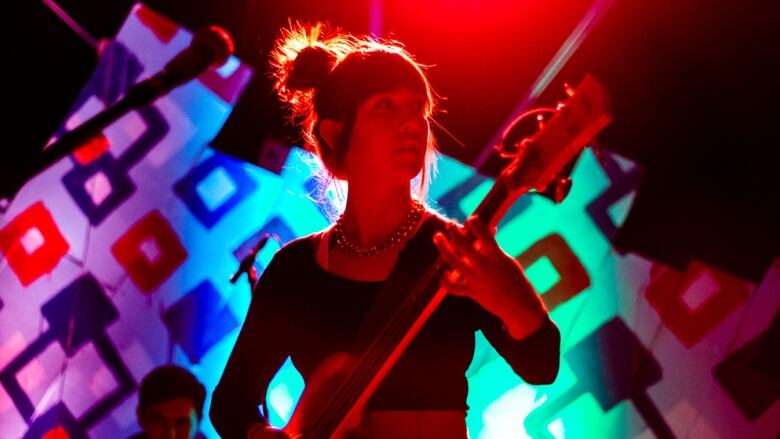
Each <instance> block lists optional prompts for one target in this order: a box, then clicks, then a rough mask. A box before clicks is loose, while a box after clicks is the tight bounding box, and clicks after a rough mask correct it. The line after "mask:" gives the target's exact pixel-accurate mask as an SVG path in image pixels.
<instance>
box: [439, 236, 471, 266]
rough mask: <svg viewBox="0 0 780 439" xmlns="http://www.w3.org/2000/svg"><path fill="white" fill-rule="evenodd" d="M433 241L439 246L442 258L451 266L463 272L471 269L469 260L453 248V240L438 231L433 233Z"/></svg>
mask: <svg viewBox="0 0 780 439" xmlns="http://www.w3.org/2000/svg"><path fill="white" fill-rule="evenodd" d="M433 243H434V244H436V247H438V248H439V253H440V254H441V257H442V259H444V262H446V263H447V264H448V265H449V266H450V267H452V268H454V269H456V270H458V271H459V272H461V273H464V272H466V271H468V270H469V269H470V267H469V265H468V260H467V259H466V258H464V257H463V256H461V255H459V254H458V252H457V251H456V250H455V249H454V248H453V246H452V243H451V241H450V240H448V239H447V237H446V236H444V234H443V233H441V232H436V233H435V234H434V235H433Z"/></svg>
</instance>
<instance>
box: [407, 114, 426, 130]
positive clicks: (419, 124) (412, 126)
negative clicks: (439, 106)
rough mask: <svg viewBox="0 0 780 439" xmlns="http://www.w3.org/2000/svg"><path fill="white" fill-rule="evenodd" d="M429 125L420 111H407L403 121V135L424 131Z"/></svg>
mask: <svg viewBox="0 0 780 439" xmlns="http://www.w3.org/2000/svg"><path fill="white" fill-rule="evenodd" d="M427 124H428V121H427V119H426V118H425V116H424V115H422V114H420V112H419V111H406V112H405V114H404V117H403V119H402V121H401V132H402V133H415V132H420V131H422V130H423V129H424V128H425V127H426V126H427Z"/></svg>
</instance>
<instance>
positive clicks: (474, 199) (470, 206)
mask: <svg viewBox="0 0 780 439" xmlns="http://www.w3.org/2000/svg"><path fill="white" fill-rule="evenodd" d="M492 187H493V181H492V180H485V181H483V182H482V183H481V184H480V185H479V186H477V187H475V188H474V190H473V191H471V192H469V194H468V195H466V196H465V197H463V198H462V199H461V200H460V208H461V209H462V210H463V211H464V212H466V213H467V214H469V215H470V214H471V212H474V210H475V209H476V208H477V206H479V203H481V202H482V200H483V199H484V198H485V195H487V194H488V192H490V188H492Z"/></svg>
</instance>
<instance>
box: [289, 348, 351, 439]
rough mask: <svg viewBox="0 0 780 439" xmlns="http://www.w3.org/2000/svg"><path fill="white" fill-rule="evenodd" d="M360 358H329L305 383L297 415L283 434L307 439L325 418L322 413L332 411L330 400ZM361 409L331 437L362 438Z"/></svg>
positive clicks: (338, 356)
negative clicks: (317, 421) (360, 428)
mask: <svg viewBox="0 0 780 439" xmlns="http://www.w3.org/2000/svg"><path fill="white" fill-rule="evenodd" d="M357 361H358V357H356V356H355V355H352V354H348V353H345V352H337V353H335V354H333V355H331V356H330V357H328V358H326V359H325V361H323V362H322V363H321V364H320V365H319V366H318V367H317V369H316V370H315V371H314V373H313V374H312V376H311V378H310V379H309V381H308V382H307V383H306V388H305V389H304V391H303V394H302V395H301V398H300V399H299V400H298V405H297V406H296V407H295V412H293V416H292V417H291V418H290V422H288V423H287V426H286V427H285V428H284V432H285V433H286V434H287V435H288V436H290V437H291V438H295V437H297V436H301V435H302V436H303V437H308V436H310V435H309V433H310V432H311V430H312V428H313V424H314V422H315V420H317V419H322V418H321V417H322V416H326V414H325V413H323V412H324V411H325V410H327V409H328V408H329V407H330V403H331V398H332V396H333V395H334V394H336V392H337V391H338V389H339V387H340V386H341V385H342V384H344V382H345V381H346V380H347V379H349V377H350V375H351V374H352V372H353V370H354V368H355V365H356V364H357ZM362 412H363V408H362V407H357V406H356V407H355V410H353V411H352V412H351V414H350V416H349V417H347V418H346V419H345V420H344V422H343V423H342V427H341V428H340V429H339V430H337V431H335V432H334V433H332V434H331V436H330V437H331V438H333V439H357V438H359V437H361V434H360V432H359V425H360V422H361V420H362Z"/></svg>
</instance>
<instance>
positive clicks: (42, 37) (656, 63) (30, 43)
mask: <svg viewBox="0 0 780 439" xmlns="http://www.w3.org/2000/svg"><path fill="white" fill-rule="evenodd" d="M58 4H59V5H60V6H61V7H62V8H63V9H64V10H65V11H66V12H67V13H68V14H70V15H71V16H72V18H73V19H74V20H75V21H76V22H77V23H79V24H80V25H81V26H82V27H84V28H85V30H86V31H87V32H88V33H90V34H91V35H92V36H94V37H95V38H96V39H97V38H110V37H111V36H113V35H114V34H115V33H116V32H117V31H118V29H119V27H120V25H121V23H122V21H123V20H124V18H125V16H126V15H127V13H128V12H129V10H130V8H131V6H132V4H133V3H132V2H131V1H128V0H116V1H110V2H103V1H96V0H89V1H85V0H80V1H75V0H60V1H59V2H58ZM590 4H591V2H590V1H582V0H571V1H566V2H548V1H543V0H494V1H479V2H478V1H471V0H469V1H452V0H450V1H445V0H434V1H428V2H415V1H407V0H385V1H380V0H370V1H368V0H367V1H364V2H348V1H345V0H336V1H330V2H323V1H302V0H289V1H286V2H260V1H251V0H243V1H237V0H230V1H222V2H215V1H212V2H207V1H201V0H198V1H182V0H168V1H162V0H150V1H148V2H147V5H149V6H150V7H152V8H153V9H155V10H157V11H158V12H160V13H162V14H163V15H166V16H168V17H169V18H171V19H173V20H174V21H176V22H179V23H181V24H183V25H185V26H186V27H188V28H190V29H199V28H201V27H203V26H205V25H208V24H217V25H220V26H223V27H225V28H226V29H228V30H229V31H230V33H231V34H232V35H233V38H234V40H235V43H236V54H237V55H238V56H239V57H240V58H241V59H242V60H243V61H245V62H247V63H249V64H251V65H253V66H254V67H255V69H256V70H257V73H256V76H255V78H254V79H253V81H252V83H251V84H250V86H249V87H248V89H247V90H246V92H245V93H244V95H243V96H242V98H241V100H240V102H239V103H238V106H237V107H236V109H235V111H234V112H233V114H232V115H231V117H230V119H229V120H228V122H227V124H226V126H225V127H224V129H223V130H222V132H221V133H220V134H219V135H218V137H217V138H216V139H215V140H214V143H213V146H215V147H216V148H218V149H220V150H222V151H224V152H227V153H229V154H232V155H234V156H237V157H240V158H242V159H245V160H248V161H252V162H255V163H257V162H258V161H259V160H261V159H260V158H261V157H263V153H264V151H263V148H264V145H269V144H272V143H282V144H285V145H291V144H295V143H297V141H298V138H297V133H296V131H295V130H294V129H293V128H292V127H290V126H289V125H288V124H286V123H285V119H284V115H283V113H282V111H281V109H280V108H279V105H278V104H277V102H276V100H275V98H274V97H273V95H272V93H271V88H270V82H269V80H268V77H267V73H266V72H267V70H266V65H267V55H268V51H269V50H270V48H271V43H272V41H273V39H274V37H275V35H276V33H277V32H278V29H279V28H280V27H281V26H284V25H285V24H286V23H287V21H288V18H292V19H293V20H296V19H299V20H303V21H315V20H327V21H330V22H331V23H333V24H335V25H338V26H341V27H343V28H344V29H346V30H348V31H351V32H354V33H366V32H369V31H370V30H371V27H370V24H369V23H370V22H371V17H372V16H373V17H374V20H375V22H380V23H381V26H382V33H383V34H384V35H387V34H389V33H392V35H394V36H395V37H397V38H398V39H399V40H401V41H403V42H404V43H405V44H406V45H407V46H408V48H409V49H410V51H411V52H412V53H414V54H415V55H416V56H417V58H418V60H420V61H422V62H423V63H426V64H430V65H432V67H431V68H430V70H429V72H430V76H431V80H432V82H433V84H434V87H435V88H436V90H437V91H438V92H439V94H441V95H442V96H444V97H445V98H446V99H445V100H444V101H443V110H444V112H442V114H440V115H438V117H437V120H438V122H439V123H440V124H441V125H442V126H443V127H444V128H446V130H447V131H448V132H449V134H448V133H445V132H443V131H441V130H438V131H439V132H438V133H437V136H438V139H439V144H440V147H441V150H442V151H443V152H444V153H445V154H448V155H451V156H453V157H455V158H458V159H459V160H461V161H463V162H465V163H471V162H472V161H473V160H474V159H475V158H476V157H477V156H478V155H479V153H480V151H481V150H482V149H483V148H485V147H486V146H487V145H488V143H489V141H490V139H492V138H493V137H494V135H495V134H496V132H497V131H498V130H499V129H500V127H501V126H502V125H503V124H504V123H505V122H506V119H507V117H508V115H509V113H510V112H511V111H512V110H513V109H514V107H515V106H516V105H517V103H518V101H519V100H520V99H521V98H522V97H523V95H524V94H525V93H526V91H527V90H528V89H529V87H530V86H531V84H532V83H533V82H534V80H535V79H536V77H537V76H538V75H539V74H540V72H541V71H542V70H543V69H544V67H545V65H546V64H547V63H548V62H549V60H550V59H551V58H552V57H553V55H554V54H555V52H556V51H557V50H558V48H559V47H560V46H561V44H562V43H563V42H564V40H565V39H566V38H567V36H568V35H569V34H570V32H571V31H572V29H573V28H574V27H575V25H576V24H577V22H578V21H579V20H580V19H581V17H582V16H583V14H585V13H586V12H587V11H588V9H589V7H590ZM377 12H379V14H377ZM10 18H11V19H10V20H8V22H7V26H6V27H5V29H6V32H7V34H6V35H5V36H4V38H3V41H4V45H5V46H6V47H5V50H4V52H5V53H10V57H8V58H6V61H5V62H4V69H3V70H4V71H5V73H6V75H9V76H8V78H9V79H7V82H6V90H8V92H9V93H8V94H7V95H6V96H8V97H7V98H6V100H5V106H6V111H5V114H6V116H4V117H3V118H2V120H3V121H4V123H5V124H7V125H6V126H5V127H4V130H3V131H4V134H5V136H4V141H3V148H2V153H1V154H2V156H0V166H1V168H0V186H1V187H2V188H3V190H7V188H8V187H10V186H11V185H12V184H13V180H14V179H15V178H18V169H20V167H21V166H20V165H21V164H23V163H25V162H29V161H30V160H31V159H32V157H34V156H35V154H37V152H38V151H39V150H40V149H41V147H42V145H43V144H44V143H45V142H46V140H47V139H48V138H49V136H50V135H51V133H52V132H54V130H55V129H56V128H57V126H58V125H59V124H60V123H61V121H62V120H63V118H64V117H65V115H66V113H67V112H68V110H69V109H70V105H71V104H72V103H73V102H74V100H75V98H76V96H77V94H78V92H79V90H80V89H81V87H82V86H83V85H84V83H85V82H86V81H87V79H88V78H89V76H90V75H91V73H92V70H93V68H94V66H95V64H96V61H97V54H96V51H95V50H94V49H93V48H92V47H90V45H88V44H87V43H86V42H85V41H84V40H83V39H81V38H80V37H78V36H77V35H76V34H75V33H74V32H73V31H72V30H71V29H70V28H68V27H67V26H66V25H65V24H64V23H63V22H62V21H61V20H60V19H59V18H58V17H57V16H56V15H55V14H54V13H53V12H52V11H51V10H50V9H49V8H48V7H47V6H46V5H44V4H43V3H42V2H38V1H33V2H14V3H13V6H11V17H10ZM377 20H378V21H377ZM778 24H780V2H774V1H771V2H770V1H758V0H754V1H746V2H734V1H730V2H725V1H712V0H688V1H685V2H679V1H672V0H655V1H629V0H616V1H615V2H614V4H613V5H612V7H611V8H610V10H609V11H608V13H607V14H606V15H605V16H604V18H603V19H602V20H601V22H600V23H599V24H598V26H596V28H595V30H594V31H593V32H592V33H591V34H590V35H589V36H588V37H587V38H586V40H585V42H584V43H583V45H582V46H581V47H580V48H579V50H578V51H577V52H576V53H575V55H574V56H573V57H572V58H571V59H570V61H569V62H568V64H567V65H566V67H565V68H564V69H563V70H562V71H561V73H560V74H559V75H558V76H557V77H556V78H555V80H554V81H553V83H552V84H551V86H550V87H549V88H548V90H547V91H546V92H545V93H544V94H543V95H542V97H541V98H540V100H539V101H538V102H536V104H537V105H540V104H547V105H549V104H554V103H555V101H556V100H558V99H561V98H562V97H563V95H562V93H561V84H562V83H563V82H564V81H570V82H572V83H576V82H578V81H579V79H580V78H581V77H582V76H583V75H584V73H586V72H589V73H592V74H594V75H595V76H596V77H597V78H599V80H600V81H602V82H603V83H604V84H605V85H606V87H607V88H608V89H609V91H610V94H611V95H612V98H613V114H614V122H613V123H612V125H611V126H610V127H608V128H607V129H606V130H605V131H604V133H603V134H602V136H601V142H602V143H603V144H604V145H605V146H606V147H608V148H609V149H611V150H613V151H616V152H618V153H620V154H622V155H624V156H626V157H628V158H630V159H632V160H635V161H638V162H640V163H641V164H642V165H643V166H644V167H645V169H646V172H645V177H644V179H643V181H642V183H641V185H640V187H639V192H638V196H637V198H636V200H635V204H634V207H633V209H632V211H631V213H630V215H629V217H628V219H627V221H626V223H625V225H624V227H623V228H622V230H621V231H620V232H619V233H618V234H617V236H616V237H615V244H616V245H618V246H619V247H620V248H623V249H626V250H629V251H634V252H637V253H640V254H642V255H645V256H647V257H651V258H654V259H658V260H660V261H663V262H665V263H668V264H671V265H674V266H676V267H679V268H684V267H685V266H686V265H687V263H688V262H689V261H690V260H691V259H692V258H696V259H699V260H703V261H704V262H706V263H708V264H711V265H714V266H717V267H720V268H722V269H725V270H727V271H730V272H732V273H734V274H737V275H738V276H741V277H745V278H749V279H752V280H754V281H759V280H760V279H761V277H762V275H763V274H764V272H765V271H766V269H767V267H768V264H769V263H770V261H771V260H772V258H773V257H777V256H779V255H780V246H779V245H778V243H779V242H780V240H779V239H778V234H779V233H778V229H779V227H778V224H780V222H779V221H778V220H779V219H780V216H779V215H778V209H777V205H778V195H777V190H778V188H779V186H780V185H778V183H777V181H776V178H775V175H776V174H777V173H778V171H779V170H780V169H779V168H780V166H778V164H777V161H775V159H774V157H775V154H774V150H775V149H776V148H777V147H778V146H779V145H780V142H778V137H779V136H778V133H777V130H776V124H775V123H773V122H774V121H775V119H776V118H777V116H778V111H776V109H775V108H776V105H777V102H778V97H780V93H779V87H778V82H779V81H780V75H779V74H778V73H780V72H779V71H778V70H780V68H778V62H777V61H778V53H779V52H780V50H779V49H780V45H779V44H778V43H780V38H779V37H780V32H779V31H778V30H777V29H778V27H779V26H778ZM461 143H462V145H465V146H461V145H460V144H461ZM269 148H270V147H269ZM265 152H268V151H265ZM483 171H485V172H487V173H491V172H494V171H495V170H494V169H491V168H490V167H488V168H485V169H483ZM575 184H576V182H575Z"/></svg>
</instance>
